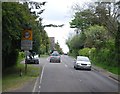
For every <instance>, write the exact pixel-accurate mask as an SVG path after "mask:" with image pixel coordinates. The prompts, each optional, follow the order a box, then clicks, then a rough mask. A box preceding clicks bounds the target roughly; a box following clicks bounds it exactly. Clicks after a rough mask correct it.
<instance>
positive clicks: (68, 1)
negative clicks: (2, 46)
mask: <svg viewBox="0 0 120 94" xmlns="http://www.w3.org/2000/svg"><path fill="white" fill-rule="evenodd" d="M36 1H37V2H38V0H36ZM39 1H40V2H42V1H46V2H47V3H46V5H45V6H43V7H42V8H43V9H45V11H44V12H43V13H42V14H41V17H42V18H43V21H42V23H43V25H46V24H56V25H61V24H64V26H63V27H62V28H61V27H56V28H55V27H46V28H45V30H46V32H47V34H48V36H49V37H55V42H57V41H58V43H59V44H60V47H61V48H62V49H63V52H65V53H66V52H68V51H69V49H68V47H67V45H66V39H68V37H69V35H70V34H72V33H74V29H72V28H70V25H69V22H70V21H71V19H72V15H73V13H74V12H73V11H72V8H71V7H72V6H73V5H75V4H79V5H80V6H83V5H84V3H85V2H90V1H91V0H39Z"/></svg>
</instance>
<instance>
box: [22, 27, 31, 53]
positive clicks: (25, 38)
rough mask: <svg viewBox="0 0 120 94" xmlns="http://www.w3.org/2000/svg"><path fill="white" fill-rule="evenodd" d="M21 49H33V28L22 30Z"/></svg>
mask: <svg viewBox="0 0 120 94" xmlns="http://www.w3.org/2000/svg"><path fill="white" fill-rule="evenodd" d="M21 50H26V51H28V50H32V30H27V29H26V30H24V31H22V39H21Z"/></svg>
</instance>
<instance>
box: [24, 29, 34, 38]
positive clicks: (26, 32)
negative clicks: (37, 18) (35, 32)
mask: <svg viewBox="0 0 120 94" xmlns="http://www.w3.org/2000/svg"><path fill="white" fill-rule="evenodd" d="M22 40H32V30H24V31H23V32H22Z"/></svg>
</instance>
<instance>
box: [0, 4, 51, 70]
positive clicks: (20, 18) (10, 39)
mask: <svg viewBox="0 0 120 94" xmlns="http://www.w3.org/2000/svg"><path fill="white" fill-rule="evenodd" d="M33 3H34V2H33ZM40 4H41V3H40ZM35 5H36V6H39V4H37V3H35ZM40 6H41V5H40ZM40 8H41V7H40ZM39 11H41V9H39ZM41 13H42V12H41ZM37 18H38V14H37V15H36V13H35V14H34V13H31V10H30V8H29V3H26V2H24V3H23V4H22V3H19V2H10V3H7V2H4V3H2V28H3V31H2V44H3V45H2V48H3V49H2V53H3V55H2V61H3V64H2V65H3V67H5V68H6V67H10V66H13V65H15V64H16V61H17V58H18V54H19V51H20V47H21V46H20V45H21V31H23V29H25V28H28V27H31V28H32V33H33V51H35V52H36V53H39V54H40V52H41V51H42V50H43V49H40V45H42V44H43V45H44V46H46V48H47V47H48V49H49V46H48V45H49V40H48V35H47V34H46V31H45V30H44V27H43V26H42V24H41V21H42V20H41V19H40V18H39V21H36V19H37ZM43 40H44V41H43ZM46 44H47V45H46ZM45 51H46V50H45ZM46 52H47V51H46ZM44 53H45V52H44ZM3 69H4V68H3Z"/></svg>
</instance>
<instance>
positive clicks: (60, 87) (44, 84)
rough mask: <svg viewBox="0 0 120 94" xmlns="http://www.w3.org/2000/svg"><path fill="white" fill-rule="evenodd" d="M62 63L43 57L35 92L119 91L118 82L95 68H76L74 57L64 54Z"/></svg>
mask: <svg viewBox="0 0 120 94" xmlns="http://www.w3.org/2000/svg"><path fill="white" fill-rule="evenodd" d="M61 58H62V62H61V63H49V58H41V59H40V65H42V66H43V70H42V74H41V77H39V78H38V79H37V80H36V83H35V86H34V90H33V92H90V93H93V92H118V82H117V81H115V80H113V79H111V78H109V77H107V76H106V75H103V74H102V73H99V72H97V71H95V70H93V69H92V70H91V71H88V70H75V69H74V68H73V59H72V58H71V57H69V56H67V55H62V56H61Z"/></svg>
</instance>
